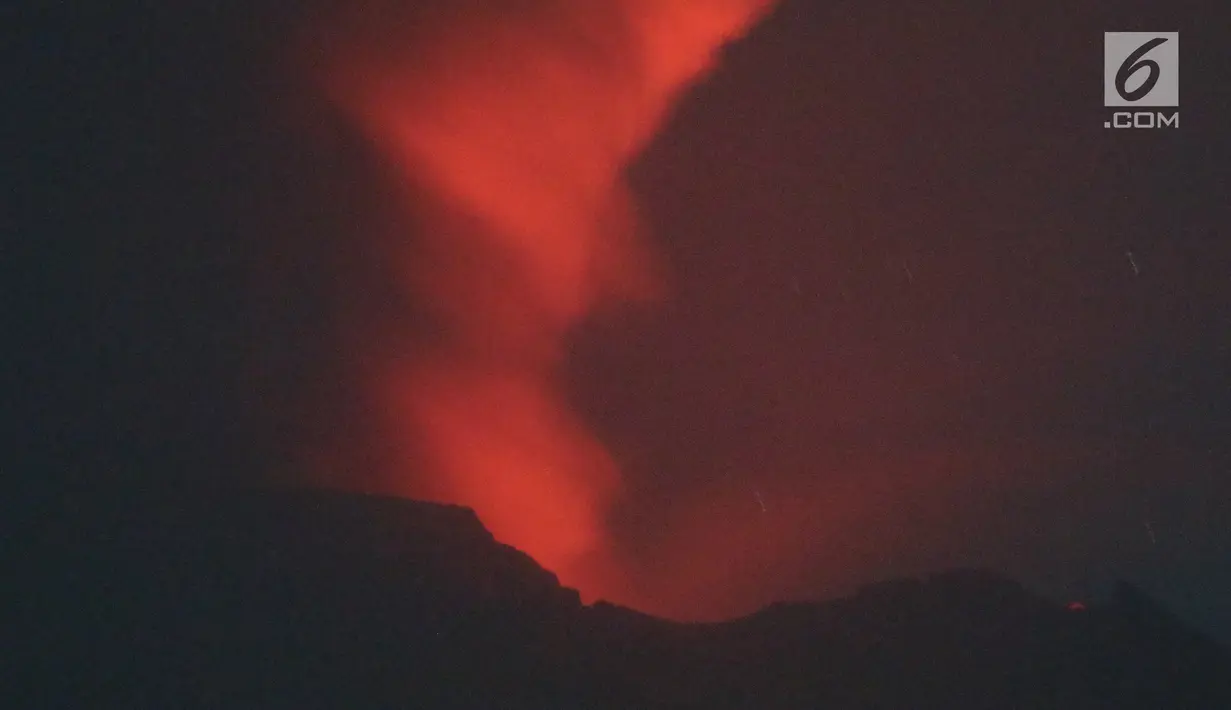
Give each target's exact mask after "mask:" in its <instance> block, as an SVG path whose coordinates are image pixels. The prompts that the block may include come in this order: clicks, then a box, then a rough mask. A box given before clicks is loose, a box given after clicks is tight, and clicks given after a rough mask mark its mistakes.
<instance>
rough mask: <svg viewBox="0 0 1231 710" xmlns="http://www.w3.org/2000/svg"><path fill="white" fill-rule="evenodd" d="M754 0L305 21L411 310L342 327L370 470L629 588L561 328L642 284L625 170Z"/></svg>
mask: <svg viewBox="0 0 1231 710" xmlns="http://www.w3.org/2000/svg"><path fill="white" fill-rule="evenodd" d="M769 2H770V0H538V1H530V0H521V1H516V0H509V1H506V2H478V1H473V0H472V1H469V2H456V3H452V4H451V5H450V6H449V8H448V9H445V10H441V9H434V10H425V9H422V8H414V7H410V6H408V5H406V4H404V3H396V2H363V3H357V4H354V5H351V6H348V7H346V8H344V9H341V10H338V11H335V12H333V13H331V14H329V15H328V16H327V20H326V21H325V22H324V23H323V25H322V26H323V27H325V28H326V29H325V31H324V32H322V33H320V34H319V37H318V40H317V41H318V46H319V47H324V48H325V49H326V56H325V59H324V61H323V62H321V69H320V71H321V74H322V76H323V79H324V82H325V84H326V87H327V90H328V92H329V95H330V96H331V98H332V99H333V100H334V101H335V102H336V103H337V104H338V105H339V106H340V107H341V108H342V110H343V111H344V112H345V113H346V115H348V116H349V117H350V120H352V121H353V122H354V123H355V125H356V126H357V127H358V128H359V130H360V131H361V132H362V134H363V135H365V136H366V137H367V138H368V139H369V140H370V141H371V143H372V144H373V145H374V146H375V147H376V149H377V151H378V152H379V153H380V154H381V155H382V156H384V157H385V158H386V159H387V160H388V161H389V163H390V164H391V165H392V166H393V168H392V172H393V174H394V180H393V182H395V183H396V184H397V186H398V189H399V190H400V191H401V194H402V198H401V199H402V202H403V203H404V204H403V208H404V215H403V218H404V221H403V222H402V223H401V224H400V225H397V226H393V227H391V230H393V231H397V230H398V229H404V230H406V232H407V237H406V238H405V239H403V240H399V239H398V238H396V237H395V238H394V239H392V240H391V242H392V243H393V244H394V245H395V246H394V247H393V248H392V249H390V250H389V251H388V253H387V254H386V256H387V258H388V259H389V261H390V263H391V264H392V268H393V269H394V270H395V272H396V273H397V274H398V278H399V279H400V280H401V281H402V284H403V285H404V288H405V289H406V294H407V297H408V300H411V301H413V302H414V303H415V304H417V308H419V309H420V310H421V312H422V313H421V315H422V316H423V319H422V320H423V321H425V322H426V323H427V324H428V325H427V326H426V327H409V326H407V327H405V329H404V333H403V334H404V335H405V337H400V336H399V335H398V334H393V333H388V332H386V333H383V334H380V335H379V336H375V337H378V338H379V340H380V341H381V342H379V343H374V342H367V343H362V344H361V346H360V347H361V349H363V350H364V353H363V358H362V361H363V362H366V363H367V365H366V366H365V367H366V368H367V370H366V375H367V382H368V386H369V390H370V391H369V393H370V395H371V397H372V402H373V407H374V409H375V410H376V411H377V412H378V421H379V423H380V424H379V425H380V426H381V427H383V430H382V437H383V438H384V439H385V440H386V441H388V442H392V446H393V454H392V459H393V460H392V464H391V472H390V474H389V476H388V482H387V483H386V484H385V485H384V486H383V487H384V488H386V489H388V490H391V491H393V492H396V493H399V494H402V495H408V496H413V497H417V498H426V499H431V500H438V501H445V502H454V503H460V504H463V505H466V506H470V507H472V508H474V509H475V510H476V512H477V513H478V514H479V516H480V518H481V519H482V520H483V522H484V523H485V524H486V525H487V526H488V527H489V529H491V531H492V532H493V533H494V534H495V536H496V537H497V538H498V539H500V540H501V541H503V542H506V543H509V544H511V545H514V546H515V547H518V548H519V549H522V550H524V551H526V552H528V553H529V554H531V555H532V556H533V557H535V558H536V559H537V560H538V561H539V562H540V563H542V564H543V565H544V566H546V567H548V568H550V569H552V570H553V571H555V572H556V573H557V574H558V575H559V576H560V577H561V580H562V581H563V582H564V583H566V584H569V585H572V586H575V587H578V588H579V589H581V591H582V592H583V594H585V595H586V596H587V597H592V596H595V595H601V596H606V597H608V598H620V597H621V596H624V597H625V598H627V592H626V590H625V591H622V590H621V589H620V588H619V587H620V585H621V582H620V579H621V578H622V577H623V576H624V575H622V574H621V573H620V572H619V571H618V569H619V568H618V565H616V566H615V567H613V565H615V564H616V563H614V562H613V560H614V559H615V557H616V556H615V555H614V554H613V549H612V544H611V541H610V540H609V539H608V535H607V533H606V531H605V521H604V518H605V514H606V512H607V510H608V509H609V507H610V505H611V504H612V503H613V501H614V500H615V499H616V498H617V496H618V495H619V489H620V481H619V473H618V471H617V470H616V467H615V466H614V464H613V462H612V459H611V458H610V457H609V455H608V453H607V452H606V450H605V449H604V448H603V447H602V446H601V444H600V443H598V442H597V441H596V440H595V439H594V438H593V437H592V436H591V434H590V433H589V432H588V431H587V430H586V428H585V426H584V425H583V423H582V422H580V421H579V420H578V418H577V417H576V416H575V415H574V414H573V413H572V412H571V411H570V408H569V405H568V402H567V397H566V395H565V393H564V392H563V391H562V390H561V388H560V387H559V385H558V382H557V377H558V371H559V366H560V364H561V362H562V358H564V357H565V355H566V352H565V351H566V336H567V334H568V332H569V330H570V328H571V327H573V326H575V325H576V324H577V323H579V322H580V321H581V320H583V319H584V318H586V317H587V316H588V315H589V314H591V313H592V312H593V311H594V309H595V308H596V307H599V306H601V305H603V304H604V303H612V302H619V301H621V300H627V299H643V298H648V297H652V296H653V295H654V291H655V278H654V277H653V269H652V260H651V259H649V258H648V256H647V254H646V251H645V250H644V249H643V247H642V246H641V245H640V243H639V241H638V230H637V220H636V216H635V210H634V206H633V201H632V199H631V198H630V196H629V194H628V191H627V189H626V187H625V185H624V182H623V175H622V173H623V169H624V167H625V166H626V165H627V164H628V162H629V161H630V160H631V159H633V158H634V157H635V156H636V155H637V153H638V152H639V150H640V149H641V148H642V147H643V146H644V145H645V144H646V142H647V141H648V140H649V139H650V138H651V137H652V135H653V133H654V131H655V129H656V127H657V126H659V125H660V124H661V122H662V121H663V119H664V117H665V115H666V113H667V112H668V111H669V109H670V107H671V105H672V102H673V100H674V99H675V98H676V97H677V96H678V95H679V93H680V92H681V91H682V90H683V89H684V88H686V87H687V86H688V84H689V83H690V82H692V81H695V80H697V79H698V78H700V77H701V76H702V75H704V74H705V73H706V72H707V71H708V70H709V69H710V68H711V67H712V66H713V64H714V61H715V53H716V51H717V50H718V49H720V48H721V46H722V45H723V43H724V42H727V41H729V40H731V39H733V38H735V37H737V36H739V35H740V34H741V33H742V32H743V31H744V30H745V29H746V28H747V27H748V26H749V25H750V23H751V22H753V21H754V20H755V19H757V18H758V17H759V16H760V15H762V14H763V13H764V12H765V11H766V10H767V9H768V5H769ZM411 233H413V235H414V238H413V239H412V238H410V236H409V235H410V234H411ZM411 320H413V319H411ZM371 339H372V338H369V340H371Z"/></svg>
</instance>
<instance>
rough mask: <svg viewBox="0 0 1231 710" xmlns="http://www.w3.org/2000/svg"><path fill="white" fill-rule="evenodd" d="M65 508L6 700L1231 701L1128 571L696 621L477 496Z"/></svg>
mask: <svg viewBox="0 0 1231 710" xmlns="http://www.w3.org/2000/svg"><path fill="white" fill-rule="evenodd" d="M121 503H122V505H116V504H115V502H114V501H113V502H112V503H111V504H106V505H103V504H97V503H89V504H85V503H82V504H76V505H68V506H64V507H61V508H57V511H58V512H57V514H56V515H54V516H53V515H46V516H43V517H42V520H43V521H44V523H45V524H44V525H43V526H42V529H41V531H38V532H36V533H35V537H36V540H35V541H34V544H33V545H32V546H31V547H29V548H27V550H26V552H28V553H29V554H28V555H26V556H25V557H24V559H25V560H26V562H27V563H28V564H27V565H26V566H25V567H22V568H18V570H17V571H18V573H17V574H15V575H14V577H13V579H14V580H16V582H17V583H16V584H15V585H14V586H15V587H16V588H18V589H19V590H20V591H21V592H23V593H22V594H19V595H18V596H19V600H20V601H19V604H18V605H17V606H15V607H14V608H15V609H16V610H17V612H18V618H17V621H16V624H15V625H14V626H13V627H11V628H12V629H13V630H15V631H16V633H15V634H14V635H13V636H12V637H11V638H13V639H16V640H18V641H19V643H18V644H17V648H18V655H19V663H18V664H17V665H16V666H15V668H17V669H18V672H17V673H16V674H15V675H14V678H15V679H16V680H17V681H18V683H17V687H16V690H15V693H16V695H15V696H14V698H13V699H12V702H6V703H5V706H6V707H51V706H61V707H103V706H108V707H128V708H136V707H159V708H166V707H227V708H237V707H297V708H300V707H347V708H361V707H374V708H375V707H407V708H1006V707H1014V708H1222V707H1231V680H1229V678H1228V671H1229V670H1231V662H1229V661H1231V655H1229V654H1228V652H1227V650H1226V649H1225V648H1222V647H1220V646H1219V645H1217V644H1216V643H1214V642H1212V641H1210V640H1207V639H1205V638H1203V637H1201V636H1200V635H1198V634H1196V633H1194V632H1192V631H1190V630H1188V629H1186V628H1185V627H1184V626H1183V625H1182V624H1180V623H1179V622H1177V621H1176V620H1174V619H1172V618H1171V617H1170V616H1169V615H1168V614H1167V613H1166V612H1165V611H1164V610H1162V609H1160V608H1159V607H1158V606H1157V605H1156V604H1155V603H1154V602H1153V601H1151V600H1150V599H1149V598H1148V597H1147V596H1146V595H1144V594H1143V593H1142V592H1140V591H1138V590H1136V589H1134V588H1132V587H1131V586H1129V585H1121V586H1120V587H1119V588H1118V589H1117V590H1116V592H1115V593H1114V594H1113V595H1111V597H1110V599H1109V600H1108V601H1107V602H1106V603H1103V604H1092V605H1091V606H1090V608H1088V609H1083V610H1070V609H1067V608H1066V607H1064V606H1063V605H1060V604H1057V603H1055V602H1052V601H1049V600H1047V599H1044V598H1041V597H1039V596H1036V595H1034V594H1032V593H1031V592H1029V591H1027V590H1025V589H1024V588H1022V587H1021V586H1020V585H1018V584H1016V583H1014V582H1012V581H1009V580H1006V579H1003V578H1001V577H998V576H996V575H994V574H990V573H987V572H981V571H953V572H946V573H942V574H938V575H936V576H933V577H930V578H927V579H925V580H901V581H894V582H887V583H883V584H878V585H874V586H870V587H867V588H865V589H863V590H862V591H861V592H859V593H858V594H856V595H854V596H852V597H850V598H846V599H840V600H836V601H831V602H826V603H792V604H777V605H773V606H770V607H768V608H766V609H763V610H762V611H760V612H758V613H755V614H753V615H751V616H748V617H745V618H740V619H736V620H732V621H728V622H724V623H716V624H681V623H675V622H669V621H664V620H660V619H656V618H653V617H649V616H646V615H643V614H640V613H638V612H635V611H633V610H630V609H625V608H621V607H618V606H614V605H611V604H607V603H601V602H600V603H598V604H595V605H592V606H584V605H582V604H581V602H580V600H579V598H578V595H577V594H576V593H575V592H574V591H573V590H570V589H567V588H564V587H561V586H560V585H559V584H558V582H557V581H556V578H555V576H554V575H553V574H551V573H550V572H548V571H546V570H544V569H542V568H541V567H539V566H538V565H537V564H536V563H535V562H534V561H533V560H532V559H530V558H529V557H528V556H526V555H524V554H522V553H521V552H519V551H517V550H515V549H513V548H511V547H508V546H506V545H502V544H500V543H499V542H498V541H496V540H495V539H493V537H492V536H491V534H490V533H488V532H487V530H486V529H485V528H484V527H483V526H482V524H481V523H480V522H479V520H478V518H477V517H476V516H475V515H474V513H473V512H471V511H470V510H468V509H465V508H460V507H454V506H442V505H434V504H428V503H420V502H415V501H406V500H394V499H386V498H376V497H367V496H358V495H347V494H337V493H327V492H262V493H255V492H253V493H246V494H242V495H239V494H226V495H224V494H212V495H199V496H196V497H186V496H182V495H181V496H164V495H152V494H149V495H146V496H143V497H140V498H133V499H128V500H125V501H122V502H121Z"/></svg>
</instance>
